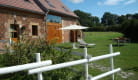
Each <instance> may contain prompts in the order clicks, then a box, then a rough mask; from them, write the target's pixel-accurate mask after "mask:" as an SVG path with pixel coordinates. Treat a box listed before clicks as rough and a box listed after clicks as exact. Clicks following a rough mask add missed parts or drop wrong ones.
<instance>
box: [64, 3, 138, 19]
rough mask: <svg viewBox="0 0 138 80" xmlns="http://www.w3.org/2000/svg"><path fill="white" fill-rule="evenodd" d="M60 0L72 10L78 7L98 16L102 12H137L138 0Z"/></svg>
mask: <svg viewBox="0 0 138 80" xmlns="http://www.w3.org/2000/svg"><path fill="white" fill-rule="evenodd" d="M62 2H63V3H64V4H65V5H66V6H67V7H68V8H69V9H70V10H72V11H74V10H76V9H79V10H82V11H85V12H88V13H91V14H92V15H93V16H98V17H100V18H101V17H102V15H103V14H104V12H111V13H113V14H118V15H124V14H127V13H131V14H133V13H138V0H62Z"/></svg>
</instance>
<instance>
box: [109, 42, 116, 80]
mask: <svg viewBox="0 0 138 80" xmlns="http://www.w3.org/2000/svg"><path fill="white" fill-rule="evenodd" d="M109 47H110V49H109V51H110V54H113V46H112V44H110V46H109ZM110 63H111V70H114V58H113V57H111V58H110ZM114 77H115V75H114V73H113V74H112V80H114Z"/></svg>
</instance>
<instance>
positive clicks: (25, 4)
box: [0, 0, 44, 13]
mask: <svg viewBox="0 0 138 80" xmlns="http://www.w3.org/2000/svg"><path fill="white" fill-rule="evenodd" d="M0 5H1V6H5V7H14V8H18V9H24V10H30V11H35V12H40V13H44V12H43V11H42V10H41V9H40V7H39V6H37V4H36V3H35V2H34V0H29V1H25V0H0Z"/></svg>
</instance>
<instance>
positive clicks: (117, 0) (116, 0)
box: [98, 0, 124, 5]
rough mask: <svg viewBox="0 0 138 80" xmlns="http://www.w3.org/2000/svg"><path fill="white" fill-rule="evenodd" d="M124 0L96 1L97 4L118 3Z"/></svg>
mask: <svg viewBox="0 0 138 80" xmlns="http://www.w3.org/2000/svg"><path fill="white" fill-rule="evenodd" d="M122 1H124V0H106V1H105V2H98V5H118V4H119V3H120V2H122Z"/></svg>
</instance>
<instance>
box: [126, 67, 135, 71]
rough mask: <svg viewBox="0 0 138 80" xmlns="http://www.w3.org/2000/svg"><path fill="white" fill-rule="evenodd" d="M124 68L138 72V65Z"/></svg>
mask: <svg viewBox="0 0 138 80" xmlns="http://www.w3.org/2000/svg"><path fill="white" fill-rule="evenodd" d="M124 70H125V71H129V70H131V71H135V72H138V67H132V68H125V69H124Z"/></svg>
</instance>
